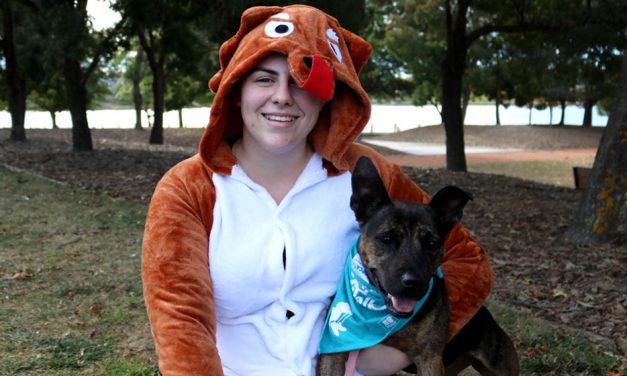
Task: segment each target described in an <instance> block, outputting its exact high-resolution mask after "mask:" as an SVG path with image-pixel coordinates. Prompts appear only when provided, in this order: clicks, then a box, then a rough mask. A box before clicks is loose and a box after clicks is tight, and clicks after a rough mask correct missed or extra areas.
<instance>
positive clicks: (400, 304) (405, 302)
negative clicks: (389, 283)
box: [370, 269, 417, 317]
mask: <svg viewBox="0 0 627 376" xmlns="http://www.w3.org/2000/svg"><path fill="white" fill-rule="evenodd" d="M370 274H371V275H372V276H373V279H374V281H373V282H374V285H375V286H376V287H377V289H379V291H381V294H383V297H384V300H385V305H386V306H387V308H388V310H389V311H390V312H392V314H393V315H395V316H398V317H407V316H409V315H411V313H412V312H413V311H414V307H415V306H416V303H417V300H416V299H410V298H399V297H396V296H394V295H392V294H390V293H389V292H387V291H386V290H385V288H384V287H383V284H382V283H381V280H380V279H379V275H378V274H377V271H376V269H370Z"/></svg>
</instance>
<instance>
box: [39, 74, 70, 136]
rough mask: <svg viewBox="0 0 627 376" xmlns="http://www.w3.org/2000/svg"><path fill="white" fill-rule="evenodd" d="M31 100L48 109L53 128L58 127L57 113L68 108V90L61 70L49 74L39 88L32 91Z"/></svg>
mask: <svg viewBox="0 0 627 376" xmlns="http://www.w3.org/2000/svg"><path fill="white" fill-rule="evenodd" d="M29 100H30V101H32V102H33V103H34V104H35V106H37V107H39V108H42V109H44V110H46V111H48V113H49V114H50V119H51V120H52V128H53V129H56V128H57V116H56V113H57V112H59V111H63V110H66V109H67V108H68V107H67V103H68V101H67V92H66V91H65V88H64V84H63V79H62V77H61V74H60V73H59V72H55V73H52V74H48V75H47V76H46V78H45V80H44V81H43V82H41V83H39V84H38V85H37V88H36V89H35V90H34V91H33V92H31V94H30V99H29Z"/></svg>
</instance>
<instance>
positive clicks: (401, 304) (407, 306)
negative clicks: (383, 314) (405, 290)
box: [390, 295, 416, 313]
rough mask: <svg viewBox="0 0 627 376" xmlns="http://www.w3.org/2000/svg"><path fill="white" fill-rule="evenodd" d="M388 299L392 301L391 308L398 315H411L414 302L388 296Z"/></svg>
mask: <svg viewBox="0 0 627 376" xmlns="http://www.w3.org/2000/svg"><path fill="white" fill-rule="evenodd" d="M390 298H391V299H392V306H393V307H394V309H395V310H396V311H397V312H400V313H411V312H412V311H413V310H414V307H415V306H416V301H415V300H412V299H401V298H396V297H394V296H392V295H390Z"/></svg>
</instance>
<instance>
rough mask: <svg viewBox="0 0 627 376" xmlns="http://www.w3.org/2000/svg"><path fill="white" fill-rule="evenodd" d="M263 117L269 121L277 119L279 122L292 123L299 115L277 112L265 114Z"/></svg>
mask: <svg viewBox="0 0 627 376" xmlns="http://www.w3.org/2000/svg"><path fill="white" fill-rule="evenodd" d="M263 117H264V118H266V119H267V120H269V121H276V122H279V123H291V122H293V121H294V120H296V119H298V116H293V115H277V114H263Z"/></svg>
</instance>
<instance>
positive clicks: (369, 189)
mask: <svg viewBox="0 0 627 376" xmlns="http://www.w3.org/2000/svg"><path fill="white" fill-rule="evenodd" d="M351 184H352V188H353V194H352V195H351V209H353V211H354V212H355V218H357V222H359V224H364V223H366V221H368V219H370V217H372V215H373V214H374V213H375V212H377V211H378V210H379V209H381V208H382V207H383V206H386V205H391V204H392V200H391V199H390V196H389V195H388V192H387V191H386V189H385V186H384V185H383V181H382V180H381V176H380V175H379V172H378V171H377V168H376V167H375V165H374V164H373V163H372V161H371V160H370V158H368V157H360V158H359V160H358V161H357V164H356V165H355V168H354V169H353V174H352V177H351Z"/></svg>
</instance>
